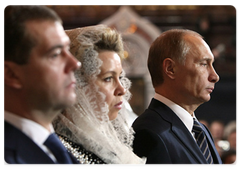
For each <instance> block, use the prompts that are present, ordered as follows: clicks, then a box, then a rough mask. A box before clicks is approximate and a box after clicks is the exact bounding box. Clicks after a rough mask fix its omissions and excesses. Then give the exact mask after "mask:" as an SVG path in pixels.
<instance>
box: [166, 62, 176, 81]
mask: <svg viewBox="0 0 240 170" xmlns="http://www.w3.org/2000/svg"><path fill="white" fill-rule="evenodd" d="M175 66H176V63H175V61H174V60H172V59H171V58H165V59H164V60H163V71H164V73H165V74H166V75H167V76H168V77H169V78H171V79H175Z"/></svg>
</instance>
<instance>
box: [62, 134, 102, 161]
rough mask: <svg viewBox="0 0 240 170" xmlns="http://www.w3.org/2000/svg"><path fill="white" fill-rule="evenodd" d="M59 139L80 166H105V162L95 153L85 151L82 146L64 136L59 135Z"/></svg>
mask: <svg viewBox="0 0 240 170" xmlns="http://www.w3.org/2000/svg"><path fill="white" fill-rule="evenodd" d="M58 137H59V139H60V141H61V142H62V144H63V145H64V146H65V147H66V148H67V150H68V152H70V153H71V154H72V155H73V156H74V157H75V158H76V159H77V160H78V161H79V162H80V164H105V162H103V161H102V160H101V159H100V158H99V157H98V156H96V155H95V154H94V153H92V152H90V151H87V150H86V149H84V147H83V146H82V145H80V144H76V143H74V142H72V141H70V140H69V139H68V138H66V137H64V136H62V135H59V134H58Z"/></svg>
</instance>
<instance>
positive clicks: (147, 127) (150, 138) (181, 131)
mask: <svg viewBox="0 0 240 170" xmlns="http://www.w3.org/2000/svg"><path fill="white" fill-rule="evenodd" d="M202 128H203V130H204V131H205V133H206V137H207V141H208V145H209V148H210V151H211V154H212V157H213V161H214V163H216V164H218V163H222V161H221V159H220V156H219V155H218V153H217V150H216V148H215V146H214V142H213V139H212V136H211V134H210V132H209V131H208V129H207V128H206V127H205V126H203V125H202ZM133 129H134V130H135V132H136V134H135V139H134V142H133V150H134V152H135V153H136V154H137V155H138V156H140V157H143V156H145V157H147V163H150V164H154V163H156V164H157V163H159V164H160V163H163V164H206V163H207V161H206V160H205V158H204V156H203V154H202V153H201V150H200V149H199V147H198V145H197V143H196V142H195V140H194V139H193V137H192V135H191V133H190V132H189V131H188V129H187V128H186V126H185V125H184V124H183V122H182V121H181V120H180V119H179V118H178V116H177V115H176V114H175V113H174V112H173V111H172V110H171V109H170V108H169V107H167V106H166V105H164V104H163V103H161V102H160V101H158V100H156V99H152V101H151V103H150V105H149V107H148V109H147V110H145V112H144V113H143V114H142V115H140V116H139V117H138V118H137V119H136V120H135V122H134V123H133Z"/></svg>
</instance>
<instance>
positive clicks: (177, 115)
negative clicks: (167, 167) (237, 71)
mask: <svg viewBox="0 0 240 170" xmlns="http://www.w3.org/2000/svg"><path fill="white" fill-rule="evenodd" d="M213 62H214V56H213V54H212V52H211V50H210V48H209V47H208V45H207V44H206V42H205V41H204V40H203V39H202V37H201V35H199V34H198V33H196V32H193V31H190V30H182V29H174V30H169V31H166V32H164V33H162V34H161V35H160V36H159V37H158V38H157V39H156V40H155V41H154V42H153V44H152V45H151V47H150V50H149V57H148V69H149V72H150V75H151V78H152V83H153V86H154V89H155V92H156V93H155V96H154V98H153V99H152V101H151V103H150V105H149V107H148V109H146V110H145V112H144V113H143V114H142V115H140V116H139V117H138V118H137V119H136V120H135V122H134V123H133V129H134V130H135V132H136V134H135V139H134V142H133V149H134V152H135V153H136V154H137V155H138V156H140V157H142V156H145V157H147V163H163V164H191V163H193V164H207V163H209V164H212V163H215V164H218V163H221V159H220V157H219V155H218V153H217V151H216V148H215V146H214V142H213V139H212V137H211V134H210V132H209V131H208V129H207V128H206V127H205V126H204V125H203V124H201V123H199V122H198V121H197V118H196V117H195V115H194V111H195V110H196V109H197V107H198V106H199V105H201V104H202V103H204V102H207V101H209V100H210V94H211V92H212V91H213V89H214V85H215V83H217V82H218V81H219V76H218V75H217V73H216V72H215V70H214V68H213ZM196 128H198V129H197V130H195V129H196ZM198 143H200V144H198Z"/></svg>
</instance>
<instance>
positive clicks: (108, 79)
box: [104, 77, 113, 82]
mask: <svg viewBox="0 0 240 170" xmlns="http://www.w3.org/2000/svg"><path fill="white" fill-rule="evenodd" d="M112 78H113V77H107V78H105V79H104V81H105V82H110V81H111V80H112Z"/></svg>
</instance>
